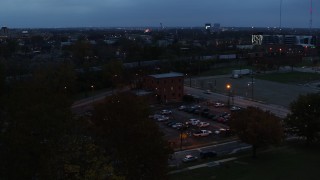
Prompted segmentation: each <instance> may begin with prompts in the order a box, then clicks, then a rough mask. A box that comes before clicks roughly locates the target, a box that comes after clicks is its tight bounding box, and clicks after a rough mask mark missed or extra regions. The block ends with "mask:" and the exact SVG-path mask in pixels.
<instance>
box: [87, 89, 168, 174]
mask: <svg viewBox="0 0 320 180" xmlns="http://www.w3.org/2000/svg"><path fill="white" fill-rule="evenodd" d="M148 113H149V108H148V105H147V104H146V103H145V101H144V100H143V99H141V98H139V97H136V96H134V95H132V94H128V93H125V94H118V95H116V96H112V97H108V98H106V100H105V101H104V102H103V103H101V104H98V105H96V106H95V111H94V114H93V122H94V124H95V126H96V128H97V130H98V131H99V132H100V136H101V137H103V138H102V139H103V144H104V146H105V147H106V150H107V151H109V152H110V154H111V156H112V159H113V162H114V164H113V165H114V168H115V172H116V173H119V175H123V176H125V177H126V179H129V180H130V179H148V180H149V179H165V178H166V173H167V160H168V155H169V152H170V149H169V145H168V143H167V142H166V141H164V139H163V135H162V133H161V132H160V131H159V129H158V126H157V124H155V123H154V122H152V121H150V120H149V119H148V117H147V116H148Z"/></svg>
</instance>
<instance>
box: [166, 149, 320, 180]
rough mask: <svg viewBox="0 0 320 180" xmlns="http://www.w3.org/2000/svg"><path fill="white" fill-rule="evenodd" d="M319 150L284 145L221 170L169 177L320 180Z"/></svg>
mask: <svg viewBox="0 0 320 180" xmlns="http://www.w3.org/2000/svg"><path fill="white" fill-rule="evenodd" d="M319 150H320V148H319V147H317V148H315V147H313V148H310V147H309V148H307V147H305V146H292V145H291V146H284V147H280V148H277V149H273V150H272V151H267V152H262V153H258V158H256V159H252V158H251V157H250V156H246V157H243V158H239V159H238V160H237V161H234V162H230V163H228V164H224V165H221V166H219V167H205V168H200V169H196V170H192V171H186V172H182V173H178V174H173V175H171V176H170V179H171V180H195V179H196V180H197V179H201V180H206V179H209V180H210V179H215V180H220V179H221V180H229V179H230V180H287V179H288V180H309V179H310V180H311V179H320V151H319Z"/></svg>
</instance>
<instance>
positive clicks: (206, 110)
mask: <svg viewBox="0 0 320 180" xmlns="http://www.w3.org/2000/svg"><path fill="white" fill-rule="evenodd" d="M209 112H210V109H208V108H204V109H202V112H201V115H202V116H204V117H207V116H208V115H209Z"/></svg>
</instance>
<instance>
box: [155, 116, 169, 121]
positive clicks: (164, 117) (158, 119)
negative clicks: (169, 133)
mask: <svg viewBox="0 0 320 180" xmlns="http://www.w3.org/2000/svg"><path fill="white" fill-rule="evenodd" d="M169 119H170V118H169V117H168V116H160V117H158V118H157V121H167V120H169Z"/></svg>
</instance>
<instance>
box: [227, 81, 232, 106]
mask: <svg viewBox="0 0 320 180" xmlns="http://www.w3.org/2000/svg"><path fill="white" fill-rule="evenodd" d="M226 88H227V91H228V106H230V96H231V84H229V83H228V84H227V85H226Z"/></svg>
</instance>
